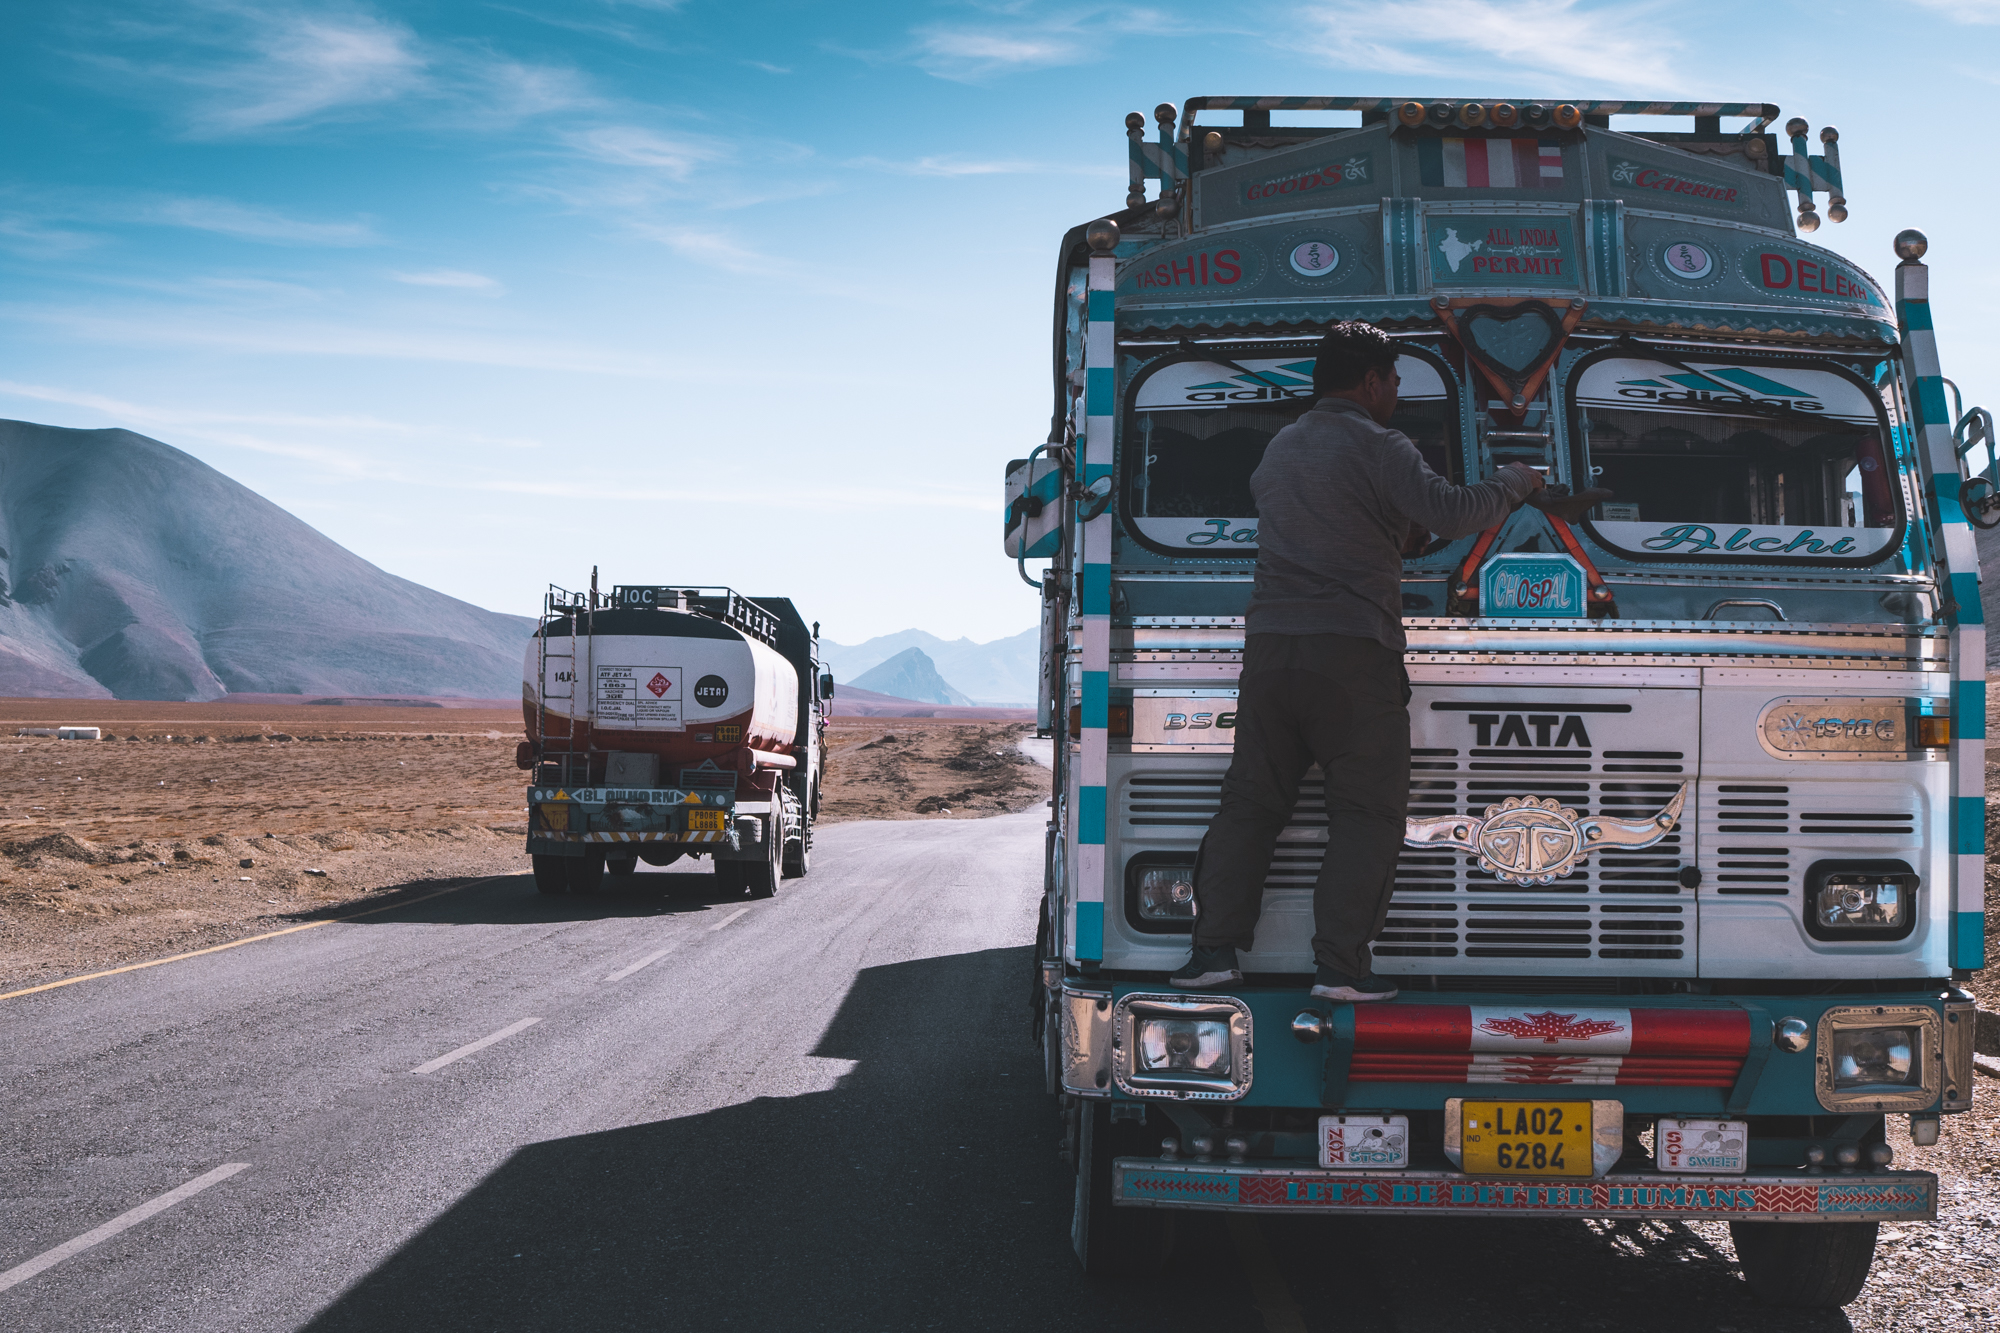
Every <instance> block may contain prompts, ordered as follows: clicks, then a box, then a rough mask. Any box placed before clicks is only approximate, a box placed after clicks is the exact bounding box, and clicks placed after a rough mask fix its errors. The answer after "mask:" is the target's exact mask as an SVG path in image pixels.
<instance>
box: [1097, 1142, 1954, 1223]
mask: <svg viewBox="0 0 2000 1333" xmlns="http://www.w3.org/2000/svg"><path fill="white" fill-rule="evenodd" d="M1111 1191H1112V1193H1111V1197H1112V1199H1113V1201H1114V1202H1115V1203H1117V1204H1119V1205H1121V1206H1123V1207H1128V1208H1202V1209H1211V1210H1217V1211H1223V1212H1258V1213H1286V1212H1290V1213H1319V1214H1326V1213H1450V1214H1453V1215H1455V1216H1465V1217H1671V1218H1679V1219H1682V1220H1688V1219H1702V1218H1706V1219H1732V1218H1733V1219H1736V1220H1739V1221H1742V1220H1752V1221H1762V1222H1788V1221H1789V1222H1930V1221H1935V1220H1936V1219H1937V1177H1936V1176H1934V1175H1932V1174H1931V1173H1930V1172H1928V1171H1884V1172H1881V1173H1878V1174H1874V1175H1867V1176H1809V1175H1806V1174H1804V1173H1803V1172H1799V1171H1784V1172H1770V1173H1763V1174H1753V1175H1748V1176H1684V1175H1663V1174H1659V1173H1652V1172H1648V1173H1645V1174H1638V1173H1634V1174H1629V1175H1626V1174H1614V1175H1611V1176H1606V1177H1603V1178H1600V1179H1597V1180H1537V1181H1520V1180H1494V1179H1484V1178H1475V1177H1471V1176H1464V1175H1460V1174H1459V1173H1457V1172H1455V1171H1368V1172H1361V1171H1323V1170H1319V1169H1317V1168H1313V1167H1274V1166H1249V1165H1244V1166H1233V1165H1230V1164H1227V1163H1220V1162H1180V1161H1176V1162H1168V1161H1162V1160H1156V1159H1151V1158H1143V1157H1121V1158H1119V1159H1118V1160H1117V1161H1116V1162H1114V1163H1113V1164H1112V1178H1111Z"/></svg>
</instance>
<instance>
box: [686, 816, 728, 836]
mask: <svg viewBox="0 0 2000 1333" xmlns="http://www.w3.org/2000/svg"><path fill="white" fill-rule="evenodd" d="M724 818H725V814H724V812H723V811H721V810H690V811H688V830H689V831H690V832H692V833H720V832H722V830H723V827H724V826H723V822H722V821H723V819H724Z"/></svg>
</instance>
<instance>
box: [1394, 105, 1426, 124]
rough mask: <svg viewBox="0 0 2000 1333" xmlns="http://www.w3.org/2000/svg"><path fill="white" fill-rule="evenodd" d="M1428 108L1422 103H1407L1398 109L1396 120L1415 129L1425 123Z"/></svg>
mask: <svg viewBox="0 0 2000 1333" xmlns="http://www.w3.org/2000/svg"><path fill="white" fill-rule="evenodd" d="M1425 110H1426V108H1425V106H1424V104H1423V103H1422V102H1405V103H1403V104H1402V105H1401V106H1399V107H1397V108H1396V119H1397V120H1400V121H1401V122H1403V124H1405V125H1407V126H1409V127H1410V128H1411V129H1415V128H1416V127H1417V126H1419V125H1421V124H1423V123H1424V112H1425Z"/></svg>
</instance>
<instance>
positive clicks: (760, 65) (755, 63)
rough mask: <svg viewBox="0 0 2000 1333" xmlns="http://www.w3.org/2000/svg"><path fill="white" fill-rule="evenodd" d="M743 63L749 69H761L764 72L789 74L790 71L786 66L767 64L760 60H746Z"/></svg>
mask: <svg viewBox="0 0 2000 1333" xmlns="http://www.w3.org/2000/svg"><path fill="white" fill-rule="evenodd" d="M743 63H744V64H746V65H748V66H749V67H750V68H751V69H761V70H763V71H764V72H765V73H766V74H790V73H791V72H792V71H791V70H790V69H789V68H788V67H786V66H784V65H772V64H767V63H766V62H764V61H762V60H746V61H744V62H743Z"/></svg>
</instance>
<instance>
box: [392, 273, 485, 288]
mask: <svg viewBox="0 0 2000 1333" xmlns="http://www.w3.org/2000/svg"><path fill="white" fill-rule="evenodd" d="M389 276H390V277H392V278H394V279H395V280H396V281H397V282H404V283H408V284H409V285H410V286H412V287H456V288H460V289H462V290H464V291H470V292H498V291H500V290H502V288H501V286H500V284H499V282H497V281H496V280H494V279H492V278H489V277H487V276H486V275H485V274H484V273H467V272H465V271H463V270H461V269H455V268H434V269H429V270H426V271H425V272H422V273H391V274H390V275H389Z"/></svg>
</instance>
